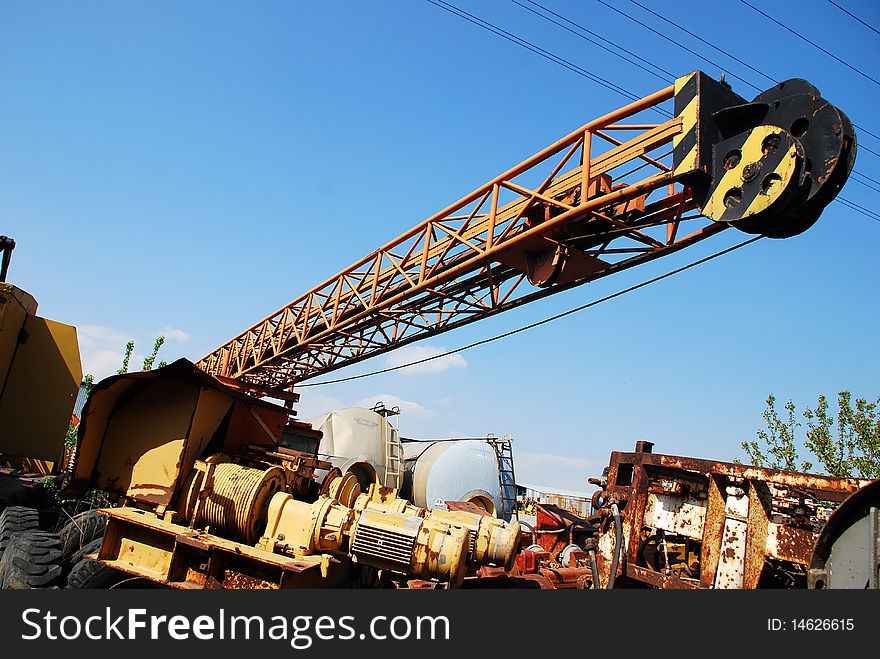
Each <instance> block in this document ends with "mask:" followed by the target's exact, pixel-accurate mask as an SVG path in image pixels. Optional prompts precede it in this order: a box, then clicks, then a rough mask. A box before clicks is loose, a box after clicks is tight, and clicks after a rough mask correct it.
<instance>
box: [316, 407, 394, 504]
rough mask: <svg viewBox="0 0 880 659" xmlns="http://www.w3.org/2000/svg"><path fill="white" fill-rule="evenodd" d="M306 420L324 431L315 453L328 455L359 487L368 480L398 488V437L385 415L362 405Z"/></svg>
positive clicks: (367, 483) (368, 481) (365, 485)
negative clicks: (350, 475)
mask: <svg viewBox="0 0 880 659" xmlns="http://www.w3.org/2000/svg"><path fill="white" fill-rule="evenodd" d="M306 421H307V422H308V423H310V424H312V427H313V428H315V429H316V430H320V431H321V432H323V433H324V436H323V437H322V438H321V443H320V445H319V447H318V453H320V454H322V455H325V456H329V460H330V462H332V463H333V464H334V465H336V466H337V467H339V468H340V469H342V471H343V472H346V471H350V472H352V473H353V474H354V475H355V476H357V479H358V481H359V482H360V484H361V487H362V488H364V489H366V487H367V486H369V485H370V484H371V483H379V484H381V485H386V486H388V487H394V488H399V487H400V485H401V482H402V480H403V467H402V465H401V460H400V455H401V450H400V437H399V436H398V434H397V428H395V427H394V426H392V425H391V424H390V423H388V418H387V417H385V416H383V415H381V414H378V413H377V412H374V411H373V410H368V409H365V408H362V407H348V408H345V409H342V410H334V411H332V412H328V413H327V414H324V415H321V416H318V417H313V418H311V419H307V420H306Z"/></svg>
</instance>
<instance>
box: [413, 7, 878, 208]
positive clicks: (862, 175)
mask: <svg viewBox="0 0 880 659" xmlns="http://www.w3.org/2000/svg"><path fill="white" fill-rule="evenodd" d="M429 1H430V0H429ZM526 1H527V2H529V3H530V4H533V5H536V6H538V7H541V8H542V9H544V10H546V11H548V12H550V13H552V14H553V15H554V16H556V17H557V18H559V19H561V20H563V21H566V22H568V23H570V24H572V25H576V26H578V27H581V26H580V25H579V24H578V23H576V22H575V21H572V20H571V19H569V18H567V17H565V16H563V15H562V14H559V13H557V12H554V11H552V10H549V9H547V8H546V7H544V6H543V5H541V4H539V3H537V2H534V1H533V0H526ZM596 1H597V2H598V3H599V4H601V5H604V6H606V7H608V8H609V9H612V10H613V11H615V12H617V13H618V14H621V15H622V16H624V17H626V18H628V19H630V20H631V21H633V22H635V23H638V24H639V25H641V26H642V27H644V28H646V29H648V30H650V31H651V32H653V33H655V34H658V35H659V36H661V37H663V38H664V39H666V40H667V41H669V42H671V43H673V44H675V45H676V46H678V47H679V48H682V49H684V50H686V51H687V52H689V53H692V54H694V55H696V56H697V57H700V58H701V59H703V61H705V62H708V63H709V64H712V66H715V67H717V68H718V69H719V70H722V71H724V70H725V69H724V67H722V66H721V65H720V64H718V63H716V62H713V61H712V60H709V59H708V58H705V57H702V56H701V55H699V54H697V53H695V52H694V51H693V50H691V49H690V48H688V47H687V46H685V45H684V44H682V43H681V42H680V41H678V40H676V39H673V38H672V37H669V36H667V35H665V34H663V33H661V32H658V31H657V30H655V29H653V28H651V27H650V26H648V25H645V24H644V23H642V22H641V21H639V20H638V19H636V18H634V17H633V16H630V15H629V14H626V13H624V12H622V11H620V10H619V9H617V8H616V7H613V6H611V5H610V4H608V3H607V2H605V0H596ZM511 2H513V3H514V4H517V5H520V6H523V5H522V4H521V3H520V2H518V0H511ZM630 2H632V3H633V4H634V5H636V6H638V7H641V8H642V9H644V10H646V11H647V12H649V13H650V14H652V15H653V16H655V17H657V18H659V19H661V20H663V21H665V22H666V23H669V24H670V25H674V26H675V27H678V28H679V29H680V30H682V31H684V32H685V33H687V34H689V35H691V36H692V37H694V38H696V39H697V40H699V41H700V42H701V43H704V44H706V45H709V46H712V48H714V49H715V50H718V51H719V52H721V53H723V54H726V55H728V56H729V57H730V58H731V59H733V60H734V61H736V62H739V63H740V64H743V65H744V66H747V67H748V68H749V69H751V70H752V71H754V72H756V73H758V74H760V75H762V76H764V77H765V78H767V79H768V80H770V81H771V82H773V83H777V82H778V81H777V80H776V79H775V78H773V77H772V76H770V75H768V74H766V73H764V72H763V71H760V70H759V69H756V68H755V67H753V66H751V65H750V64H748V63H746V62H744V61H743V60H741V59H739V58H737V57H736V56H734V55H731V54H730V53H725V52H724V51H722V50H720V49H719V48H717V47H716V46H714V45H713V44H710V43H709V42H707V41H706V40H704V39H702V38H701V37H699V36H697V35H696V34H694V33H693V32H692V31H690V30H688V29H687V28H685V27H682V26H680V25H678V24H676V23H673V22H672V21H670V20H669V19H667V18H666V17H665V16H662V15H661V14H658V13H657V12H655V11H653V10H651V9H649V8H648V7H646V6H644V5H643V4H641V3H640V2H638V1H637V0H630ZM526 9H528V8H527V7H526ZM530 11H531V10H530ZM533 13H535V14H537V15H539V16H541V14H540V13H538V12H534V11H533ZM542 17H543V16H542ZM543 18H546V17H543ZM547 20H550V19H547ZM551 22H554V23H556V21H551ZM556 24H557V25H558V23H556ZM563 27H564V26H563ZM566 29H568V28H566ZM569 31H571V30H569ZM591 34H594V35H595V33H593V32H591ZM596 36H598V37H599V38H602V37H601V36H599V35H596ZM627 52H630V51H627ZM631 54H633V55H635V54H634V53H631ZM636 56H637V55H636ZM728 73H729V72H728ZM730 75H731V77H735V78H737V79H738V80H741V81H742V82H744V83H745V84H747V85H749V86H750V87H753V88H754V89H756V90H759V91H760V88H759V87H758V86H757V85H754V84H752V83H751V82H749V81H747V80H745V79H743V78H739V77H738V76H734V75H733V74H730ZM853 126H854V127H856V128H858V129H859V130H860V131H862V132H864V133H866V134H868V135H871V136H873V137H876V135H874V133H872V132H871V131H869V130H866V129H864V128H862V127H860V126H857V125H856V124H853ZM859 149H860V150H865V151H867V152H868V153H872V154H874V155H876V156H878V157H880V153H878V152H877V151H874V150H873V149H871V148H869V147H866V146H863V145H860V146H859ZM853 175H855V176H856V178H855V179H854V180H855V181H856V182H857V183H859V184H861V185H864V186H865V187H867V188H869V189H871V190H872V191H875V192H880V190H878V188H876V187H874V186H873V185H871V184H870V183H868V182H866V181H864V180H860V179H859V178H858V177H863V178H864V179H867V181H870V182H873V183H875V184H877V185H880V182H878V181H876V180H874V179H872V178H871V177H869V176H866V175H864V174H862V173H861V172H858V171H853ZM856 206H858V205H857V204H856ZM859 208H861V207H859ZM852 210H856V211H857V212H862V211H859V210H858V208H852ZM863 210H864V211H865V213H863V214H866V213H870V212H871V211H868V210H867V209H863ZM866 216H867V217H869V218H870V219H873V217H871V216H870V215H866Z"/></svg>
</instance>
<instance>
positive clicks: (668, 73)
mask: <svg viewBox="0 0 880 659" xmlns="http://www.w3.org/2000/svg"><path fill="white" fill-rule="evenodd" d="M510 1H511V2H512V3H513V4H515V5H518V6H520V7H522V8H523V9H525V10H526V11H530V12H532V13H533V14H535V16H540V17H541V18H543V19H544V20H545V21H549V22H550V23H553V24H554V25H558V26H559V27H561V28H562V29H563V30H567V31H569V32H571V33H572V34H573V35H575V36H576V37H580V38H581V39H584V40H586V41H589V42H590V43H591V44H593V45H595V46H599V48H602V49H604V50H606V51H608V52H609V53H611V54H612V55H614V56H615V57H619V58H620V59H622V60H624V61H626V62H629V63H630V64H632V65H633V66H637V67H638V68H640V69H641V70H642V71H645V72H647V73H650V74H651V75H652V76H654V77H656V78H660V80H663V81H664V82H674V81H675V78H676V75H675V74H674V73H672V72H671V71H667V70H666V69H664V68H663V67H661V66H658V65H656V64H654V63H653V62H649V61H648V60H646V59H644V58H643V57H639V56H638V55H636V54H635V53H634V52H632V51H631V50H627V49H626V48H624V47H623V46H619V45H617V44H616V43H614V42H613V41H609V40H608V39H606V38H605V37H603V36H601V35H599V34H596V33H595V32H593V31H592V30H588V29H587V28H585V27H584V26H583V25H581V24H579V23H575V22H574V21H572V20H570V19H568V18H566V17H565V16H562V15H561V14H557V13H556V12H555V11H553V10H552V9H550V8H548V7H545V6H544V5H542V4H540V3H538V2H534V1H533V0H526V2H528V3H529V4H530V5H535V6H536V7H540V8H541V9H543V10H544V11H545V12H547V13H548V14H551V15H553V16H556V18H559V19H561V20H563V21H565V22H566V23H568V24H569V25H573V26H575V27H576V28H578V29H579V30H582V31H583V32H586V33H587V34H590V35H592V36H594V37H596V38H597V39H600V40H602V41H604V42H605V43H607V44H611V45H612V46H614V47H615V48H618V49H620V50H622V51H623V52H625V53H627V54H629V55H632V56H633V57H635V58H636V59H638V60H640V61H641V62H644V63H645V64H647V65H648V66H652V67H654V68H655V69H657V70H659V71H662V72H663V73H664V74H665V76H664V75H660V74H659V73H657V72H656V71H652V70H651V69H649V68H647V67H645V66H643V65H642V64H639V63H638V62H634V61H632V60H631V59H629V58H628V57H625V56H623V55H621V54H620V53H618V52H616V51H614V50H612V49H611V48H609V47H608V46H605V45H603V44H601V43H597V42H595V41H593V40H592V39H590V38H589V37H586V36H584V35H583V34H580V33H578V32H576V31H575V30H572V29H571V28H570V27H568V26H566V25H563V24H562V23H560V22H559V21H555V20H553V19H552V18H550V17H549V16H545V15H544V14H542V13H541V12H538V11H535V10H534V9H532V8H531V7H527V6H526V5H524V4H522V3H521V2H519V1H518V0H510Z"/></svg>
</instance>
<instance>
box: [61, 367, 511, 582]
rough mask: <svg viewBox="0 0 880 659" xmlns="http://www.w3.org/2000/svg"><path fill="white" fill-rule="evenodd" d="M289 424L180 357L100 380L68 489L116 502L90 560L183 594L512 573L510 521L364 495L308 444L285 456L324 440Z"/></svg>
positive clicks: (376, 490)
mask: <svg viewBox="0 0 880 659" xmlns="http://www.w3.org/2000/svg"><path fill="white" fill-rule="evenodd" d="M289 414H290V410H289V409H287V408H285V407H282V406H279V405H275V404H273V403H268V402H265V401H262V400H259V399H256V398H253V397H252V396H249V395H247V394H245V393H242V392H240V391H237V390H235V389H233V388H232V387H229V386H226V385H224V384H222V383H221V382H219V381H218V380H216V379H215V378H213V377H211V376H209V375H207V374H206V373H204V372H203V371H201V370H200V369H198V368H196V367H195V366H194V365H193V364H192V363H191V362H188V361H187V360H184V359H181V360H178V361H177V362H175V363H173V364H171V365H169V366H167V367H165V368H161V369H158V370H156V371H148V372H142V373H131V374H126V375H120V376H114V377H111V378H107V379H106V380H103V381H101V382H100V383H98V384H97V385H96V386H95V387H94V389H93V390H92V394H91V396H90V398H89V401H88V403H87V404H86V407H85V408H84V410H83V419H82V422H81V428H80V450H79V456H78V460H77V464H76V469H75V473H74V478H73V481H72V484H71V487H72V488H73V489H74V490H76V489H80V490H85V489H91V488H100V489H102V490H104V491H105V492H108V493H109V494H110V495H111V497H113V498H115V499H116V500H117V501H118V502H119V503H120V504H122V506H121V507H119V508H110V509H107V510H105V511H103V512H104V513H105V514H106V515H107V517H108V522H107V531H106V534H105V536H104V541H103V544H102V546H101V549H100V551H99V552H98V554H97V556H96V558H97V559H98V560H99V561H100V562H101V563H103V564H104V565H107V566H109V567H113V568H116V569H120V570H123V571H125V572H128V573H131V574H132V575H135V576H138V577H141V578H146V579H149V580H151V581H154V582H157V583H160V584H162V585H165V586H170V587H179V588H289V587H318V586H324V587H335V586H343V585H345V584H358V585H362V586H370V585H380V584H383V583H384V584H386V585H389V584H397V585H401V584H405V583H406V582H407V581H408V580H412V579H418V580H432V581H436V582H442V583H445V584H448V585H449V586H451V587H455V586H458V585H459V584H461V582H462V580H463V579H464V577H465V575H466V574H467V573H468V571H469V570H470V569H471V568H475V567H477V566H479V565H496V566H509V565H510V564H511V563H512V560H513V556H514V553H515V552H516V548H517V540H518V537H519V524H518V523H513V524H508V523H505V522H503V521H501V520H496V519H494V518H493V519H491V521H490V520H489V518H486V521H483V520H481V518H480V516H479V515H474V514H470V513H463V512H459V513H447V512H446V511H428V510H425V509H423V508H418V507H416V506H413V505H411V504H410V503H409V502H408V501H405V500H403V499H399V498H398V497H397V496H396V491H395V490H392V489H390V488H383V487H379V486H378V485H374V486H373V487H371V488H370V490H369V491H368V492H365V493H363V492H361V487H360V485H359V484H358V482H357V479H356V478H355V477H354V475H353V474H344V475H343V474H340V473H339V472H338V470H333V469H332V465H331V464H330V463H329V462H325V461H323V460H320V459H319V458H318V456H317V446H318V442H317V441H314V442H313V445H314V447H315V450H314V452H311V453H309V452H304V451H298V450H293V449H291V448H288V446H290V445H296V446H302V445H303V444H304V442H303V439H304V438H305V439H310V438H311V439H313V440H316V436H317V438H319V437H320V433H319V432H317V431H315V430H313V429H312V428H311V426H309V425H308V424H305V423H300V422H296V421H290V420H289ZM146 419H149V423H147V422H146V421H145V420H146Z"/></svg>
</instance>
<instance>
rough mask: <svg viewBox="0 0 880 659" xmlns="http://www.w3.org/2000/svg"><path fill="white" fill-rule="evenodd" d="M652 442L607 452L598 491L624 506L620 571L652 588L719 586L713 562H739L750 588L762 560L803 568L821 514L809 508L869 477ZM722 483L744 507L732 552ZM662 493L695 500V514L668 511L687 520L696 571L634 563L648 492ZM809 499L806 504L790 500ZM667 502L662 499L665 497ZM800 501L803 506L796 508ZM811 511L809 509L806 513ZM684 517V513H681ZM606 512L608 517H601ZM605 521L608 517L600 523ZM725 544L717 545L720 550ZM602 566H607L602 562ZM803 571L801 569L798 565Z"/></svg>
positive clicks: (841, 496)
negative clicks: (654, 448) (705, 455)
mask: <svg viewBox="0 0 880 659" xmlns="http://www.w3.org/2000/svg"><path fill="white" fill-rule="evenodd" d="M650 451H651V444H650V442H639V443H638V444H637V446H636V451H635V452H632V453H624V452H619V451H615V452H613V453H612V454H611V460H610V462H609V470H608V482H607V485H606V487H605V489H604V491H603V492H602V495H601V497H602V499H603V500H604V501H605V502H606V504H607V503H609V502H615V503H618V504H619V505H620V506H621V508H622V517H623V529H624V538H625V541H626V544H625V552H624V560H623V562H622V565H621V567H620V571H621V574H622V575H623V576H624V577H625V578H626V579H628V580H631V581H635V582H639V583H642V584H645V585H649V586H652V587H656V588H717V587H723V586H719V584H718V583H716V581H717V575H718V574H719V573H720V572H719V566H721V567H722V568H723V567H724V564H725V562H726V561H730V560H736V561H739V563H740V567H739V569H740V570H741V572H742V575H741V584H740V585H737V586H735V587H742V588H755V587H757V585H758V582H759V580H760V578H761V572H762V569H763V568H764V565H765V562H766V561H767V560H768V559H772V560H775V561H778V562H780V563H785V564H789V565H792V566H799V567H797V569H798V570H801V569H803V570H805V569H806V567H807V566H809V562H810V557H811V554H812V549H813V546H814V545H815V542H816V538H817V537H818V534H819V532H820V531H821V528H822V525H823V523H824V522H823V520H821V519H819V518H818V517H817V516H816V515H815V514H814V513H815V511H816V510H819V509H820V508H821V509H823V510H825V509H824V508H823V506H828V508H827V510H828V511H829V512H830V510H831V509H832V508H833V506H835V505H836V504H839V503H840V502H842V501H843V500H845V499H846V498H847V497H848V496H849V495H851V494H852V493H853V492H855V491H856V490H858V489H860V488H861V487H863V486H865V485H866V484H867V483H869V482H870V481H867V480H863V479H858V478H834V477H830V476H820V475H815V474H803V473H796V472H789V471H781V470H776V469H766V468H762V467H755V466H751V465H742V464H736V463H728V462H720V461H715V460H704V459H699V458H689V457H679V456H672V455H660V454H654V453H651V452H650ZM728 488H738V489H739V490H741V491H742V492H743V494H742V496H744V497H747V499H748V514H747V516H745V517H741V518H740V522H741V525H740V526H741V528H742V527H744V529H745V537H744V538H741V540H742V541H743V542H742V544H741V546H742V547H743V551H742V552H740V553H739V554H738V555H736V556H734V555H733V552H732V551H730V550H729V549H724V547H725V546H728V547H729V545H725V544H724V543H725V541H726V539H727V538H726V537H725V533H726V532H727V530H726V524H727V523H728V521H729V520H730V519H731V518H732V517H734V518H736V517H737V516H736V515H733V516H732V515H731V514H730V513H729V511H728V510H727V509H726V506H725V501H726V499H727V497H728V496H730V495H729V494H728V493H727V491H728ZM652 495H653V496H654V497H655V501H656V497H657V495H664V496H668V497H669V498H670V499H672V500H677V501H679V502H684V501H686V500H699V501H700V502H701V504H700V505H701V506H702V511H701V512H700V515H699V516H696V515H693V514H690V515H689V514H688V513H687V512H685V511H684V508H683V507H682V508H681V509H679V510H676V511H675V512H674V513H672V514H673V515H674V516H678V517H677V518H676V520H677V523H679V524H688V525H693V526H691V531H692V532H694V533H695V535H694V536H692V537H695V539H696V543H698V544H699V547H700V558H699V564H700V571H699V576H698V577H697V576H695V575H690V576H688V575H685V574H681V573H676V572H675V571H674V570H666V571H657V570H655V569H653V568H652V567H651V566H647V565H644V564H640V562H641V558H640V556H639V552H640V549H639V548H640V545H641V542H642V539H643V533H644V532H645V531H646V530H647V529H649V528H653V527H652V525H651V524H650V523H649V520H648V519H647V516H646V510H647V509H648V508H649V506H650V505H651V503H654V502H651V501H650V498H651V496H652ZM793 500H800V501H807V502H809V504H808V505H803V506H802V504H800V503H792V501H793ZM667 505H668V504H667ZM799 507H803V511H802V512H795V513H791V511H792V510H795V511H798V510H799ZM811 511H812V512H811ZM685 517H689V519H685ZM606 519H607V518H606ZM606 523H607V522H606ZM722 550H723V551H722ZM605 558H606V560H605V561H604V565H601V563H602V562H601V561H600V566H601V567H603V568H604V570H606V571H607V569H608V564H607V563H608V561H607V556H606V557H605ZM804 574H805V572H804Z"/></svg>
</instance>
